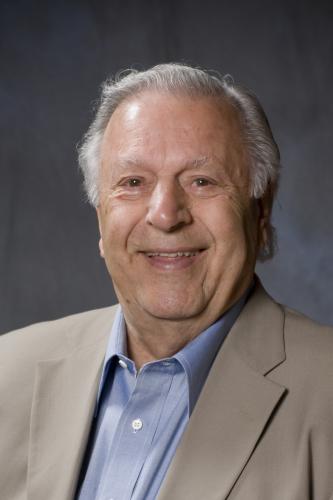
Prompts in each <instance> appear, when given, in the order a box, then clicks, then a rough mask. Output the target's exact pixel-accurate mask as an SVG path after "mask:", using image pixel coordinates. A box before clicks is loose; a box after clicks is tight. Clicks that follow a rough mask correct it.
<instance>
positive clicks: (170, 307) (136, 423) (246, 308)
mask: <svg viewBox="0 0 333 500" xmlns="http://www.w3.org/2000/svg"><path fill="white" fill-rule="evenodd" d="M80 164H81V167H82V170H83V172H84V176H85V185H86V189H87V193H88V197H89V200H90V202H91V203H92V204H93V205H94V206H95V208H96V210H97V217H98V223H99V228H100V235H101V238H100V244H99V248H100V253H101V256H102V257H103V258H104V259H105V262H106V265H107V268H108V270H109V273H110V276H111V277H112V280H113V284H114V288H115V291H116V294H117V297H118V299H119V303H120V306H116V307H112V308H108V309H103V310H99V311H91V312H87V313H83V314H79V315H75V316H71V317H68V318H64V319H61V320H58V321H55V322H50V323H42V324H39V325H33V326H31V327H29V328H27V329H23V330H21V331H17V332H14V333H11V334H9V335H6V336H4V337H3V338H2V339H1V344H0V346H1V349H0V351H1V354H0V360H1V381H0V384H1V389H0V390H1V400H0V401H1V410H0V411H1V413H0V415H1V433H2V437H1V450H2V451H1V464H0V471H1V472H0V474H1V484H0V491H1V499H2V500H71V499H73V498H75V499H77V500H88V499H89V500H92V499H96V500H111V499H113V500H127V499H135V500H139V499H140V500H143V499H144V500H152V499H155V498H158V499H159V500H199V499H200V500H202V499H205V500H217V499H219V500H222V499H226V498H228V499H231V500H307V499H308V500H310V499H315V500H329V499H333V465H332V464H333V388H332V387H333V386H332V382H333V363H332V361H333V357H332V354H333V332H332V329H330V328H325V327H320V326H319V325H316V324H315V323H313V322H312V321H310V320H308V319H306V318H304V317H303V316H301V315H299V314H297V313H295V312H292V311H290V310H288V309H286V308H284V307H282V306H280V305H278V304H276V303H275V302H274V301H273V300H272V299H271V298H270V297H269V296H268V295H267V294H266V293H265V291H264V290H263V288H262V286H261V284H260V283H259V280H258V279H257V278H256V277H255V276H254V267H255V263H256V260H257V258H258V257H259V258H267V257H269V256H271V254H272V250H273V245H272V242H273V232H272V228H271V225H270V213H271V206H272V200H273V196H274V193H275V191H276V187H277V181H278V170H279V152H278V148H277V146H276V144H275V142H274V139H273V137H272V134H271V131H270V128H269V125H268V122H267V120H266V117H265V114H264V112H263V110H262V108H261V107H260V104H259V103H258V101H257V99H256V97H255V96H254V95H252V94H251V93H250V92H248V91H247V90H245V89H242V88H241V87H238V86H236V85H235V84H234V83H233V82H232V81H231V80H230V78H224V79H222V78H219V77H218V76H216V75H210V74H209V73H207V72H205V71H202V70H199V69H195V68H191V67H187V66H182V65H172V64H166V65H160V66H157V67H154V68H152V69H150V70H148V71H144V72H139V73H135V72H131V73H130V74H127V75H126V76H123V77H121V78H119V79H118V80H117V81H116V82H107V83H106V84H105V86H104V91H103V95H102V99H101V103H100V107H99V110H98V112H97V116H96V118H95V120H94V122H93V124H92V126H91V127H90V129H89V131H88V134H87V135H86V137H85V140H84V142H83V144H82V146H81V151H80Z"/></svg>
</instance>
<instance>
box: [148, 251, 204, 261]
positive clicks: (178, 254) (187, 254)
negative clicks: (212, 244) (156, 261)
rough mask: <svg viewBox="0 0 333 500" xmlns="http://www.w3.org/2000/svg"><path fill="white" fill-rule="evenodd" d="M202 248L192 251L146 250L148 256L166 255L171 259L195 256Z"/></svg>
mask: <svg viewBox="0 0 333 500" xmlns="http://www.w3.org/2000/svg"><path fill="white" fill-rule="evenodd" d="M200 252H202V250H194V251H191V252H144V253H145V255H147V257H166V258H169V259H174V258H176V257H194V256H195V255H198V254H199V253H200Z"/></svg>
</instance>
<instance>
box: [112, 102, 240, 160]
mask: <svg viewBox="0 0 333 500" xmlns="http://www.w3.org/2000/svg"><path fill="white" fill-rule="evenodd" d="M126 156H132V157H133V159H134V160H135V161H141V158H142V161H143V162H145V163H146V162H149V161H152V162H155V161H160V162H161V161H162V158H163V161H166V160H170V162H171V161H172V160H173V159H174V160H175V161H177V162H180V161H184V162H187V161H192V160H195V159H196V158H200V157H207V156H217V157H219V158H220V159H221V161H224V160H226V158H229V160H231V159H233V160H234V161H236V162H237V163H239V162H241V163H243V160H244V157H245V156H246V153H245V148H244V145H243V135H242V129H241V125H240V119H239V116H238V113H237V112H236V110H235V108H233V106H232V105H231V104H230V103H229V102H228V101H226V100H221V99H219V100H217V99H216V98H211V97H209V98H208V97H203V98H191V97H188V96H183V95H176V96H175V95H171V94H170V93H166V92H165V93H161V92H144V93H142V94H139V95H137V96H134V97H131V98H129V99H127V100H125V101H123V102H122V103H121V104H120V105H119V106H118V107H117V108H116V110H115V111H114V113H113V115H112V117H111V119H110V121H109V123H108V126H107V128H106V131H105V134H104V138H103V144H102V161H103V163H105V162H107V163H109V162H112V160H116V159H119V158H122V157H124V158H125V159H126ZM181 157H183V159H182V158H181ZM236 157H237V158H236Z"/></svg>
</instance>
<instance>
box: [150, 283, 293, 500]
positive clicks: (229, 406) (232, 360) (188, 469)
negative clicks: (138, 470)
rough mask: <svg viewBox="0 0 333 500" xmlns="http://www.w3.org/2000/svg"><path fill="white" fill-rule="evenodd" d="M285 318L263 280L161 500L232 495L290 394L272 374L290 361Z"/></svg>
mask: <svg viewBox="0 0 333 500" xmlns="http://www.w3.org/2000/svg"><path fill="white" fill-rule="evenodd" d="M283 319H284V314H283V312H282V310H281V309H280V307H279V306H278V305H276V304H275V303H274V302H273V301H272V300H271V299H270V298H269V297H268V296H267V295H266V293H265V292H264V291H263V289H262V288H261V286H260V285H259V284H258V285H257V289H256V291H255V292H254V294H253V296H252V298H251V299H250V300H249V302H248V304H247V305H246V307H245V308H244V310H243V312H242V313H241V315H240V317H239V318H238V320H237V321H236V323H235V325H234V327H233V328H232V330H231V331H230V333H229V335H228V337H227V339H226V341H225V343H224V345H223V347H222V349H221V350H220V352H219V354H218V356H217V358H216V360H215V362H214V364H213V366H212V369H211V371H210V374H209V376H208V378H207V381H206V384H205V386H204V388H203V391H202V393H201V395H200V398H199V400H198V402H197V405H196V407H195V409H194V412H193V414H192V416H191V419H190V421H189V424H188V426H187V429H186V431H185V433H184V435H183V438H182V441H181V443H180V445H179V447H178V450H177V452H176V455H175V457H174V459H173V461H172V463H171V466H170V468H169V471H168V473H167V476H166V478H165V480H164V482H163V485H162V488H161V490H160V494H159V496H158V500H170V499H171V498H172V500H184V499H185V498H190V499H191V500H202V499H203V498H204V499H205V500H217V499H218V500H222V499H225V498H227V496H228V494H229V493H230V491H231V489H232V487H233V485H234V484H235V482H236V481H237V479H238V477H239V475H240V474H241V472H242V470H243V468H244V467H245V465H246V463H247V461H248V460H249V459H250V457H251V454H252V452H253V450H254V448H255V447H256V445H257V443H258V441H259V440H260V437H261V435H262V434H263V431H264V429H265V426H266V425H268V421H269V418H270V416H271V415H272V413H273V411H274V409H275V408H276V406H277V405H278V403H279V401H280V400H281V398H282V396H283V394H284V392H285V388H283V387H281V386H279V385H277V384H276V383H274V382H272V381H270V380H269V378H268V377H267V374H268V372H269V371H270V370H272V369H273V368H274V367H275V366H277V365H278V364H280V363H281V362H283V360H284V359H285V352H284V344H283Z"/></svg>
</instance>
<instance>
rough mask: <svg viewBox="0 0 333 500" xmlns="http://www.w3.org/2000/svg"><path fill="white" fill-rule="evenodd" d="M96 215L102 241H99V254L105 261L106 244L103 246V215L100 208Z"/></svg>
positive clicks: (97, 209)
mask: <svg viewBox="0 0 333 500" xmlns="http://www.w3.org/2000/svg"><path fill="white" fill-rule="evenodd" d="M96 215H97V220H98V229H99V234H100V239H99V242H98V247H99V254H100V256H101V257H102V258H103V259H104V257H105V254H104V244H103V237H102V223H101V213H100V208H99V207H97V208H96Z"/></svg>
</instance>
